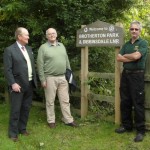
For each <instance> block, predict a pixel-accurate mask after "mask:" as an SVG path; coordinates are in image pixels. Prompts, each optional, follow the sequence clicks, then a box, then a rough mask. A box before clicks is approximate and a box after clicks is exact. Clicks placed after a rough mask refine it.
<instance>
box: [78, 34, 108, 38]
mask: <svg viewBox="0 0 150 150" xmlns="http://www.w3.org/2000/svg"><path fill="white" fill-rule="evenodd" d="M105 37H106V34H79V39H86V38H105Z"/></svg>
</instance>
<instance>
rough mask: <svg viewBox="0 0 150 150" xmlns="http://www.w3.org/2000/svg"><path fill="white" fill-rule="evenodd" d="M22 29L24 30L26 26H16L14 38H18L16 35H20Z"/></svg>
mask: <svg viewBox="0 0 150 150" xmlns="http://www.w3.org/2000/svg"><path fill="white" fill-rule="evenodd" d="M23 29H25V30H26V28H23V27H18V28H17V29H16V31H15V38H16V39H18V35H21V34H22V31H23Z"/></svg>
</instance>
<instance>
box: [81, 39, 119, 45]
mask: <svg viewBox="0 0 150 150" xmlns="http://www.w3.org/2000/svg"><path fill="white" fill-rule="evenodd" d="M80 43H82V44H118V43H119V39H103V40H102V39H101V40H100V39H96V40H83V41H82V42H81V41H80Z"/></svg>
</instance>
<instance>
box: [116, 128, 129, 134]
mask: <svg viewBox="0 0 150 150" xmlns="http://www.w3.org/2000/svg"><path fill="white" fill-rule="evenodd" d="M131 131H132V129H130V130H127V129H126V128H124V127H120V128H118V129H116V130H115V132H116V133H120V134H121V133H125V132H131Z"/></svg>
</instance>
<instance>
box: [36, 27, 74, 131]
mask: <svg viewBox="0 0 150 150" xmlns="http://www.w3.org/2000/svg"><path fill="white" fill-rule="evenodd" d="M46 38H47V42H46V43H44V44H43V45H41V46H40V48H39V51H38V57H37V67H38V73H39V78H40V81H41V85H42V87H43V88H44V91H45V97H46V111H47V122H48V125H49V127H50V128H55V127H56V122H55V108H54V107H55V104H54V102H55V97H56V94H57V95H58V98H59V102H60V106H61V111H62V115H63V117H62V121H63V122H64V123H65V124H66V125H69V126H71V127H77V124H76V123H75V122H74V119H73V117H72V115H71V112H70V103H69V93H68V82H67V80H66V78H65V72H66V69H70V63H69V59H68V55H67V52H66V48H65V47H64V45H63V44H62V43H60V42H58V41H57V31H56V30H55V29H54V28H49V29H48V30H47V31H46Z"/></svg>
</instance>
